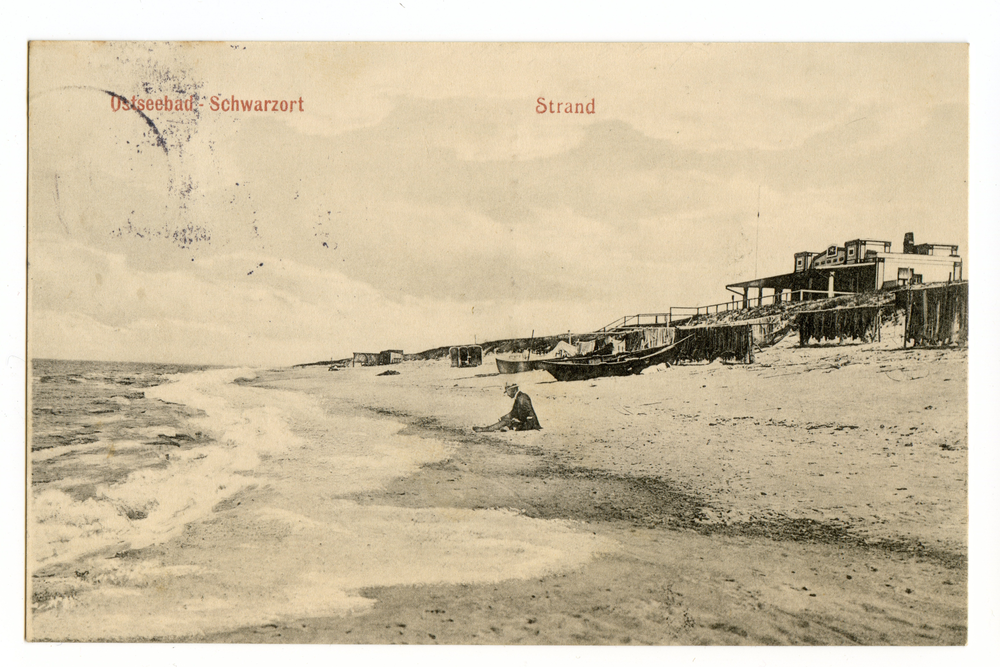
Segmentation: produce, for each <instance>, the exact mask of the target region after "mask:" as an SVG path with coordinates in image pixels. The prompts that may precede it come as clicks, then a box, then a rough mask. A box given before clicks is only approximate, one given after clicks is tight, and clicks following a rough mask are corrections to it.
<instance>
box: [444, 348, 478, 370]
mask: <svg viewBox="0 0 1000 667" xmlns="http://www.w3.org/2000/svg"><path fill="white" fill-rule="evenodd" d="M448 356H449V357H451V365H452V366H455V367H457V368H469V367H472V366H482V365H483V348H482V347H480V346H479V345H459V346H456V347H452V348H449V350H448Z"/></svg>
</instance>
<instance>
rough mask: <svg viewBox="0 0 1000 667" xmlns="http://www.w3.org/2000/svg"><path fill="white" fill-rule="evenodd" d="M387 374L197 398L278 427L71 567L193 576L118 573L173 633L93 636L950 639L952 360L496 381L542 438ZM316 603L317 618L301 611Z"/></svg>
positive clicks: (469, 377)
mask: <svg viewBox="0 0 1000 667" xmlns="http://www.w3.org/2000/svg"><path fill="white" fill-rule="evenodd" d="M395 368H396V369H398V371H399V375H393V376H380V375H379V373H380V372H381V370H382V369H381V368H377V367H376V368H357V369H349V370H345V371H340V372H337V373H331V372H328V371H326V370H325V369H324V368H322V367H317V368H290V369H275V370H270V371H261V372H259V373H258V375H257V377H256V378H255V379H253V380H248V379H242V378H241V379H238V381H236V382H234V383H233V384H234V385H238V386H239V387H240V389H238V390H237V389H235V388H233V389H225V388H224V387H222V386H220V387H219V388H217V389H213V390H212V391H213V392H224V393H225V395H226V396H229V397H230V400H238V401H239V403H238V404H237V405H243V406H245V407H244V408H243V409H245V410H249V409H253V410H257V411H260V410H264V411H266V412H267V415H269V416H266V418H265V415H264V414H259V415H258V417H257V419H258V420H263V421H259V423H260V424H270V425H271V426H272V427H278V426H280V425H281V424H285V425H284V426H280V428H279V429H278V431H276V432H281V433H285V434H286V436H284V437H287V438H289V439H288V441H287V442H286V443H284V444H281V445H280V446H277V447H276V448H275V444H266V442H267V441H266V439H265V440H260V444H259V445H257V446H258V447H261V448H262V449H260V451H261V452H262V458H261V459H260V460H259V462H258V463H257V464H256V465H255V466H254V467H253V468H250V469H248V470H247V471H246V473H245V474H246V475H247V485H246V486H245V487H244V488H242V489H241V490H240V491H238V492H236V493H235V494H234V493H233V491H228V492H223V494H222V495H223V496H225V497H224V498H223V499H222V500H220V502H218V503H217V504H216V505H215V507H213V508H212V512H211V514H210V516H208V517H206V518H205V519H203V520H199V521H196V522H194V523H192V524H189V525H188V526H186V527H185V530H184V534H183V535H182V536H180V537H177V538H172V539H170V540H169V541H167V542H165V543H162V544H157V545H154V546H152V547H148V548H145V549H136V550H130V551H128V552H127V553H124V555H123V556H122V558H123V560H121V561H118V559H117V558H116V559H115V561H108V562H109V563H110V562H114V563H115V564H114V565H108V566H106V567H107V568H110V569H109V570H107V571H106V572H105V574H104V575H93V574H92V575H89V577H90V579H93V577H94V576H98V579H94V582H95V583H96V582H97V581H98V580H99V579H100V577H101V576H105V577H107V576H110V575H109V574H108V573H109V572H110V573H120V572H136V573H138V572H149V573H156V572H161V573H169V572H172V571H178V572H188V571H190V572H191V573H192V574H187V575H182V577H181V578H180V579H175V580H171V579H170V578H169V576H168V577H167V578H162V575H154V574H146V575H142V576H143V577H145V578H147V579H149V578H150V577H152V579H149V580H150V581H161V582H162V583H159V584H157V590H160V587H164V588H163V590H164V591H166V592H168V595H173V596H175V598H176V602H170V605H174V606H173V607H171V606H169V605H168V606H166V607H161V611H162V612H163V613H166V614H167V615H166V616H164V618H171V619H172V623H173V624H174V627H176V628H177V630H179V631H175V632H171V631H170V629H169V626H168V625H166V624H156V623H155V622H154V623H153V624H150V622H146V623H145V625H138V626H133V627H132V628H131V630H127V631H125V632H124V633H121V632H120V631H119V634H117V635H115V636H118V637H121V638H120V639H114V638H111V639H108V638H105V639H100V641H170V642H188V643H205V642H218V643H227V642H248V643H255V642H261V643H361V644H391V643H432V644H433V643H438V644H551V645H566V644H596V645H621V644H641V645H772V644H776V645H814V644H816V645H845V644H862V645H956V644H962V643H964V642H965V641H966V640H967V629H966V628H967V600H968V596H967V590H966V588H967V572H968V547H967V540H968V537H967V512H968V510H967V491H966V488H967V474H968V469H967V466H968V464H967V454H968V445H967V442H968V440H967V433H966V424H967V403H966V386H967V385H966V382H965V378H966V375H967V351H966V350H893V349H889V348H888V346H887V344H862V345H853V346H840V347H831V346H821V347H806V348H799V347H797V346H794V345H792V344H791V343H790V342H788V341H786V342H783V343H781V344H779V345H777V346H774V347H772V348H768V349H766V350H764V351H763V352H761V353H760V354H759V355H758V362H757V363H756V364H754V365H752V366H740V365H727V364H721V363H714V364H698V365H688V366H675V367H673V368H669V369H666V370H662V371H658V372H657V371H651V372H647V373H645V374H643V375H640V376H633V377H627V378H606V379H601V380H596V381H584V382H570V383H562V382H556V381H554V380H552V379H551V378H550V377H549V376H548V375H547V374H546V373H544V372H542V371H535V372H531V373H525V374H519V375H518V376H516V377H517V379H518V381H519V383H520V384H521V386H522V390H524V391H526V392H527V393H530V395H531V396H532V399H533V402H534V403H535V406H536V410H537V411H538V412H539V418H540V420H541V421H542V424H543V427H544V428H543V430H542V431H535V432H530V433H527V432H526V433H514V432H506V433H491V434H475V433H473V432H472V430H471V427H472V426H473V425H475V424H482V423H489V422H492V421H494V420H495V419H496V416H497V415H498V414H500V413H501V412H502V411H504V410H506V409H508V407H509V405H508V403H509V399H507V398H506V397H504V396H503V395H502V389H503V385H504V380H505V379H507V378H506V376H500V375H499V374H497V373H495V372H488V370H489V366H484V367H479V368H471V369H455V368H451V367H449V366H448V365H447V362H431V361H425V362H407V363H403V364H401V365H398V366H396V367H395ZM764 389H766V391H764ZM233 392H235V393H233ZM240 392H243V393H240ZM253 406H258V407H253ZM279 406H280V407H281V410H279V411H274V410H275V408H277V407H279ZM231 408H232V406H230V407H229V408H227V411H228V412H232V409H231ZM782 413H784V416H782ZM232 414H233V415H234V416H236V415H238V414H240V413H239V412H233V413H232ZM242 414H244V416H246V414H248V413H246V412H244V413H242ZM285 420H288V421H287V423H286V422H285ZM240 432H243V431H240ZM255 437H258V438H260V437H261V436H259V435H258V436H255ZM266 452H271V453H266ZM385 457H389V458H385ZM345 465H346V466H347V467H346V468H344V469H341V467H342V466H345ZM384 465H389V467H388V468H384V469H383V466H384ZM352 466H362V467H359V468H357V469H356V472H354V470H355V469H354V468H353V467H352ZM357 475H362V476H363V478H364V480H366V481H363V482H362V481H361V480H359V479H356V477H357ZM220 497H222V496H220ZM413 522H416V523H413ZM366 535H370V536H371V537H370V538H369V541H370V542H371V544H368V545H367V546H368V547H369V549H367V550H366V549H365V548H364V547H365V545H364V541H365V537H364V536H366ZM344 540H347V541H346V542H344ZM359 540H360V542H359ZM330 541H333V542H338V541H340V542H342V544H340V545H339V546H338V545H337V544H334V545H330V544H328V542H330ZM352 545H354V546H352ZM372 547H374V551H372V549H371V548H372ZM247 549H249V550H247ZM577 549H580V551H579V552H578V553H574V551H575V550H577ZM372 558H373V559H374V560H373V561H372V562H371V563H368V562H363V561H367V560H368V559H372ZM331 559H332V560H331ZM449 563H450V564H449ZM258 564H263V565H264V567H259V566H258ZM101 567H102V568H104V567H105V566H101ZM219 567H223V568H226V569H227V570H230V572H229V573H228V574H226V575H225V576H224V577H223V580H220V581H214V582H210V581H207V580H206V581H205V582H204V583H205V584H208V585H207V587H204V588H203V587H202V586H203V584H199V583H198V581H201V580H202V578H203V577H204V575H205V574H207V573H209V572H212V571H213V570H215V569H216V568H219ZM178 568H180V569H178ZM184 568H193V569H190V570H186V569H184ZM331 568H332V569H331ZM84 574H85V575H86V573H84ZM68 576H69V577H70V579H72V578H73V577H72V572H70V573H69V574H68ZM77 576H78V577H79V576H81V575H80V574H79V573H77ZM114 576H119V575H118V574H115V575H114ZM156 577H161V578H159V579H157V578H156ZM317 577H318V578H317ZM144 580H145V579H144ZM87 581H88V583H89V579H88V580H87ZM313 581H314V582H315V583H312V584H310V583H308V582H313ZM276 584H277V586H278V587H277V588H274V586H275V585H276ZM129 585H131V584H129ZM142 585H145V584H142ZM140 590H143V589H141V588H140ZM144 590H147V591H149V590H152V589H144ZM170 591H172V592H170ZM111 592H113V591H111ZM122 592H125V591H122ZM199 593H200V594H201V595H202V598H201V599H202V600H203V601H204V600H205V599H206V597H208V598H209V602H205V603H203V604H208V605H209V608H210V607H211V605H213V604H219V605H221V604H225V603H224V602H223V601H224V600H226V599H230V598H232V599H233V600H234V602H233V604H234V605H243V607H242V611H239V609H240V608H239V607H238V606H237V607H231V608H228V609H227V611H226V614H227V615H226V617H225V619H220V620H218V621H217V622H216V621H213V623H211V624H209V625H206V626H203V627H204V628H205V629H203V630H200V631H195V632H191V631H183V630H181V628H183V627H197V626H196V625H194V626H193V625H192V622H191V621H184V620H183V619H182V618H181V617H176V618H175V617H172V616H170V615H169V610H170V609H178V608H179V604H180V602H184V601H187V602H188V603H190V602H191V601H192V600H195V599H196V597H197V595H198V594H199ZM303 595H304V596H306V597H297V596H303ZM324 595H330V596H333V597H332V598H330V600H328V601H325V600H324V598H323V596H324ZM258 597H259V598H260V601H259V603H256V604H258V605H260V607H259V610H254V609H253V608H252V607H247V606H246V605H247V604H248V602H247V601H248V600H250V599H257V598H258ZM172 599H173V598H172ZM295 600H302V603H301V604H300V603H297V602H295ZM136 603H137V604H139V606H138V607H136V609H141V608H142V603H141V598H137V599H136ZM89 604H95V603H94V602H93V601H91V602H90V603H89ZM97 604H109V603H107V602H105V603H97ZM184 608H185V609H187V607H186V606H185V607H184ZM196 608H197V607H196ZM324 608H329V609H339V611H336V612H334V613H308V610H310V609H316V610H319V609H324ZM95 611H98V612H99V613H101V614H105V615H107V614H111V616H110V618H114V613H115V612H113V611H112V610H111V608H110V607H109V608H106V609H101V608H96V609H95ZM302 611H306V613H301V612H302ZM153 613H154V614H155V613H157V612H153ZM241 614H243V616H242V617H241ZM241 618H242V619H244V620H243V621H242V622H241V621H240V619H241ZM250 618H266V619H268V620H266V621H261V622H254V621H250ZM52 621H53V619H49V620H48V621H47V622H48V623H49V624H50V628H54V627H56V626H51V623H52ZM213 624H214V625H215V626H216V629H215V630H212V629H211V626H212V625H213ZM220 624H221V626H220ZM142 627H145V628H157V631H156V632H152V633H150V632H149V631H148V630H147V631H144V630H142V629H141V628H142ZM227 628H228V629H227ZM87 632H91V633H94V632H97V633H98V634H92V635H90V636H94V637H99V636H101V635H100V630H96V629H91V630H88V631H87ZM58 640H59V641H67V640H69V641H72V638H65V637H60V638H59V639H58Z"/></svg>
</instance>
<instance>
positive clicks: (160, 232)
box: [28, 42, 971, 366]
mask: <svg viewBox="0 0 1000 667" xmlns="http://www.w3.org/2000/svg"><path fill="white" fill-rule="evenodd" d="M108 91H110V92H112V93H115V94H118V95H121V96H123V97H125V98H131V97H132V96H133V95H141V96H143V97H162V96H163V95H165V94H166V95H168V96H170V97H171V98H172V99H175V98H177V97H186V96H189V95H195V96H196V99H197V100H198V101H199V102H200V103H202V104H204V107H201V108H199V109H198V110H197V111H191V112H176V111H174V112H167V111H150V112H148V113H146V117H143V116H142V115H140V114H138V113H136V112H134V111H124V110H118V111H113V110H112V104H111V102H112V97H111V96H110V95H109V94H108ZM213 95H218V96H221V97H225V98H227V99H228V98H229V96H230V95H235V96H236V97H237V98H241V99H294V100H298V99H299V98H300V97H301V99H302V100H303V102H302V109H303V110H302V111H301V112H289V113H270V112H268V113H261V112H252V111H251V112H243V111H240V112H221V111H219V112H216V111H212V110H211V109H210V106H209V105H210V99H211V96H213ZM968 96H969V93H968V50H967V47H966V46H965V45H961V44H880V45H855V44H836V45H816V44H775V45H767V44H656V45H646V44H589V45H588V44H558V45H555V44H450V45H442V44H426V43H425V44H419V43H412V44H405V43H397V44H372V43H368V44H351V43H339V44H320V43H285V44H267V43H246V44H242V43H222V42H218V43H175V44H163V43H158V44H133V43H85V42H77V43H46V42H36V43H33V45H32V47H31V49H30V51H29V176H28V205H29V214H28V220H29V228H28V239H29V244H28V259H29V271H28V278H29V334H28V335H29V346H30V354H31V356H33V357H36V358H42V357H48V358H72V359H100V360H128V361H160V362H189V363H212V364H238V365H253V366H262V365H284V364H293V363H302V362H310V361H317V360H322V359H336V358H343V357H347V356H350V354H351V353H352V352H353V351H378V350H382V349H387V348H393V349H404V350H405V351H406V352H417V351H421V350H424V349H428V348H431V347H437V346H442V345H451V344H461V343H472V342H482V341H484V340H493V339H498V338H507V337H521V336H523V337H527V336H529V335H531V334H532V332H534V333H535V334H536V335H548V334H556V333H561V332H566V331H573V332H585V331H590V330H593V329H596V328H599V327H601V326H603V325H605V324H607V323H609V322H611V321H613V320H615V319H617V318H618V317H620V316H622V315H627V314H635V313H639V312H642V313H650V312H665V311H666V310H667V309H668V308H669V307H670V306H694V305H706V304H712V303H718V302H723V301H729V300H730V296H731V295H730V293H729V292H727V291H726V289H725V286H726V284H728V283H733V282H737V281H741V280H747V279H751V278H754V277H759V276H765V275H773V274H777V273H786V272H789V271H791V270H792V256H793V253H795V252H797V251H800V250H812V251H817V250H822V249H825V248H826V247H827V246H829V245H831V244H834V243H837V244H842V243H843V242H844V241H847V240H850V239H854V238H874V239H881V240H887V241H891V242H892V244H893V250H896V251H899V250H901V247H902V238H903V234H904V233H905V232H914V234H915V237H916V241H917V242H918V243H922V242H936V243H948V244H958V245H959V250H960V253H961V254H962V255H963V257H965V258H966V266H965V275H966V277H968V276H969V274H970V272H971V271H970V267H969V264H968V260H967V257H968V254H967V251H968V214H967V206H968V194H967V193H968V184H967V180H968V166H967V163H968V115H969V107H968ZM540 97H542V98H545V100H546V104H547V102H548V101H549V100H552V101H555V102H563V103H565V102H571V103H574V104H576V103H583V104H586V103H589V102H591V101H593V109H594V113H593V114H586V113H584V114H550V113H544V114H540V113H538V112H537V111H538V108H539V104H538V98H540ZM546 108H547V107H546ZM154 128H155V130H154Z"/></svg>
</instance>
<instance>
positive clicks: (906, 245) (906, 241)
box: [903, 232, 917, 255]
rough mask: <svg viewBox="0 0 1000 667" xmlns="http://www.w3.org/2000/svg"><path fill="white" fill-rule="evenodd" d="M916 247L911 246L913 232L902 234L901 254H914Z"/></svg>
mask: <svg viewBox="0 0 1000 667" xmlns="http://www.w3.org/2000/svg"><path fill="white" fill-rule="evenodd" d="M916 252H917V249H916V248H915V247H914V246H913V232H906V233H905V234H903V254H905V255H914V254H916Z"/></svg>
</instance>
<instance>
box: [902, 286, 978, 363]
mask: <svg viewBox="0 0 1000 667" xmlns="http://www.w3.org/2000/svg"><path fill="white" fill-rule="evenodd" d="M896 303H897V305H899V306H902V307H903V308H905V312H906V320H905V322H906V327H905V333H904V334H903V347H906V345H907V343H912V344H913V345H914V346H916V345H965V344H968V342H969V283H968V281H963V282H956V283H946V284H944V285H930V286H927V287H920V286H913V287H910V288H908V289H905V290H900V291H898V292H896Z"/></svg>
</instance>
